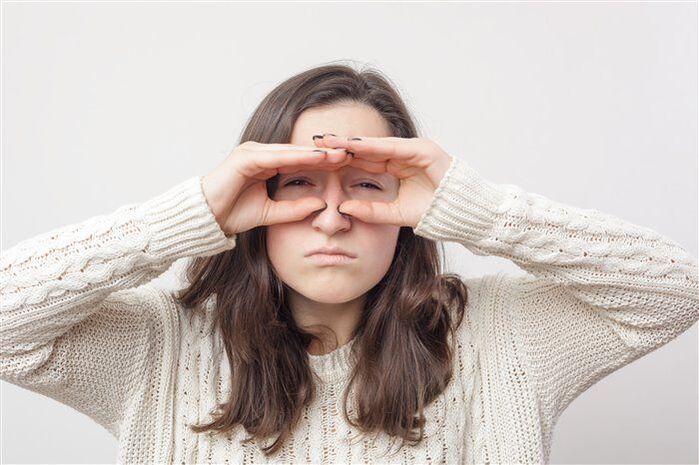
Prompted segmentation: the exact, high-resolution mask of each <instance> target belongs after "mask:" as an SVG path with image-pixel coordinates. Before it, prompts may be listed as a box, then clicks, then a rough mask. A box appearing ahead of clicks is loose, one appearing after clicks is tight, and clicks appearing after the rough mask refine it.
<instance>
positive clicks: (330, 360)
mask: <svg viewBox="0 0 699 465" xmlns="http://www.w3.org/2000/svg"><path fill="white" fill-rule="evenodd" d="M356 339H357V337H356V336H355V337H353V338H352V339H351V340H350V341H349V342H347V343H346V344H345V345H343V346H340V347H338V348H337V349H335V350H333V351H332V352H328V353H327V354H323V355H312V354H308V361H309V363H310V366H311V368H312V369H313V371H315V372H316V374H317V375H318V377H319V378H320V379H321V380H322V381H323V382H324V383H335V382H339V381H343V380H345V379H346V378H348V377H349V375H350V372H351V371H352V368H353V367H354V357H353V355H352V351H351V349H352V346H353V345H354V342H355V341H356Z"/></svg>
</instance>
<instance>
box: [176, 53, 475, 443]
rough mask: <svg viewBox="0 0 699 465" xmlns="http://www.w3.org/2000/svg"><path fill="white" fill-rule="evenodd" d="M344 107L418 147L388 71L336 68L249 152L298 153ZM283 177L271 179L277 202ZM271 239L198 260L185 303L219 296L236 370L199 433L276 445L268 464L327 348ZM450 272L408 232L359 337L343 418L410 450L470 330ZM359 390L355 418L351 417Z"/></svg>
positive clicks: (254, 233)
mask: <svg viewBox="0 0 699 465" xmlns="http://www.w3.org/2000/svg"><path fill="white" fill-rule="evenodd" d="M345 102H357V103H361V104H365V105H369V106H371V107H373V108H375V109H376V110H377V111H378V112H379V113H380V114H381V115H382V116H383V118H384V119H385V120H386V122H387V123H388V126H389V127H390V128H391V131H392V134H393V136H395V137H404V138H409V137H417V130H416V129H415V125H414V123H413V121H412V119H411V116H410V114H409V112H408V110H407V108H406V106H405V104H404V102H403V101H402V99H401V97H400V96H399V94H398V92H397V91H396V90H395V89H394V87H393V85H392V84H391V83H390V80H389V79H388V78H386V77H384V76H383V75H382V73H381V72H380V71H378V70H375V69H366V68H365V69H362V70H360V71H355V70H354V69H353V68H352V67H350V66H347V65H344V64H337V63H332V64H326V65H323V66H319V67H316V68H313V69H309V70H307V71H304V72H301V73H299V74H297V75H295V76H293V77H291V78H289V79H287V80H286V81H284V82H282V83H281V84H279V85H278V86H277V87H276V88H275V89H274V90H272V91H271V92H270V93H269V94H268V95H267V96H266V97H265V98H264V99H263V100H262V102H261V103H260V104H259V106H258V107H257V109H256V110H255V112H254V114H253V115H252V117H251V118H250V120H249V122H248V124H247V126H246V127H245V129H244V131H243V133H242V135H241V138H240V142H239V143H243V142H245V141H249V140H253V141H257V142H261V143H289V141H290V139H291V134H292V129H293V127H294V123H295V121H296V120H297V118H298V117H299V115H300V114H301V113H302V112H303V111H304V110H306V109H309V108H313V107H319V106H326V105H331V104H333V103H345ZM277 179H278V175H277V176H275V177H273V178H271V179H269V180H268V181H267V189H268V194H269V195H270V198H273V195H274V192H275V191H276V182H277ZM265 232H266V227H265V226H261V227H257V228H254V229H251V230H248V231H245V232H243V233H240V234H238V235H237V237H236V246H235V247H234V248H232V249H230V250H227V251H225V252H222V253H220V254H218V255H214V256H210V257H196V258H194V259H193V260H192V261H191V263H189V265H188V267H187V270H186V277H187V280H188V281H189V282H188V287H186V288H185V289H182V290H180V291H179V292H178V294H179V295H177V296H176V297H175V298H176V299H177V301H178V302H179V303H180V304H181V305H182V306H183V307H184V308H186V309H191V310H192V314H193V313H194V312H196V311H199V310H200V308H201V307H200V306H199V304H202V303H203V302H204V301H205V300H206V299H207V298H208V297H209V296H211V295H212V294H214V295H215V296H216V299H215V303H216V306H215V309H214V312H215V314H214V315H215V316H214V319H215V325H216V326H217V328H219V329H220V331H221V336H222V337H223V344H224V346H225V349H226V353H227V356H228V362H229V366H230V371H231V391H230V396H229V398H228V400H227V402H226V403H223V404H219V406H218V408H217V409H216V411H215V412H214V413H213V415H214V416H213V418H215V419H214V421H212V422H210V423H208V424H205V425H192V426H190V428H191V429H192V430H193V431H195V432H197V433H201V432H205V431H209V430H211V431H213V432H228V431H230V430H231V429H233V428H234V427H235V426H236V425H241V426H243V427H244V428H245V430H246V431H247V433H248V434H250V436H248V437H247V438H246V439H245V442H247V441H251V440H253V439H266V438H268V437H270V436H272V435H277V439H276V440H275V441H274V443H272V444H271V445H270V446H268V447H266V448H264V449H263V452H264V453H265V455H266V456H268V455H271V454H273V453H275V452H276V451H277V450H278V449H279V448H281V446H282V445H283V443H284V441H285V439H286V438H287V437H288V436H289V435H290V434H291V432H292V431H293V429H294V426H295V425H296V423H297V422H298V420H299V419H300V418H301V416H302V413H303V408H304V407H305V406H307V405H308V404H310V403H311V401H312V400H313V398H314V396H315V393H316V390H315V389H316V388H315V385H314V378H313V374H314V373H313V370H312V369H311V367H310V365H309V360H308V352H307V351H306V349H307V348H308V347H309V344H310V342H311V341H312V340H313V339H319V338H318V337H317V334H315V333H312V332H310V331H309V330H308V327H306V328H305V329H304V328H301V327H299V326H297V325H296V323H295V321H294V319H293V318H292V313H291V311H290V309H289V307H288V305H287V300H286V298H285V289H287V288H286V286H285V284H284V283H283V282H282V281H281V280H280V279H279V278H278V277H277V276H276V274H275V273H274V271H273V268H272V265H271V263H270V260H269V258H268V256H267V252H266V250H267V249H266V233H265ZM440 245H441V250H442V256H444V246H443V244H440ZM441 267H442V262H441V260H440V257H439V255H438V250H437V243H436V242H434V241H431V240H429V239H426V238H423V237H420V236H417V235H415V234H414V233H413V231H412V228H410V227H401V228H400V232H399V235H398V243H397V246H396V252H395V256H394V257H393V262H392V263H391V266H390V268H389V270H388V272H387V273H386V274H385V275H384V277H383V278H382V279H381V280H380V281H379V282H378V283H377V284H376V285H375V286H374V287H373V288H372V289H371V290H370V291H368V293H367V296H366V301H365V306H364V309H363V314H362V317H361V320H360V324H359V325H358V326H357V328H356V329H355V331H354V333H353V337H355V338H356V340H355V342H354V344H353V346H352V348H351V357H352V358H353V360H355V361H356V363H355V364H354V368H353V370H352V373H351V376H350V378H349V382H348V385H347V389H346V390H345V392H344V395H343V401H344V402H343V404H344V409H343V413H344V416H345V419H346V420H347V421H348V423H350V424H351V425H353V426H355V427H357V428H358V429H359V430H360V431H361V432H363V433H377V432H379V431H381V430H383V431H384V432H386V433H387V434H389V435H390V436H392V437H398V438H401V439H402V444H401V447H402V446H403V445H404V444H405V443H406V441H413V445H415V444H418V443H419V442H420V441H422V439H423V431H424V424H425V421H426V419H425V417H424V414H423V412H424V409H425V407H426V406H428V405H429V404H430V403H431V402H432V401H433V400H434V399H435V398H436V397H437V396H438V395H439V394H440V393H441V392H442V391H444V389H445V388H446V386H447V385H448V384H449V381H450V380H451V377H452V358H453V354H454V350H455V349H454V346H453V343H452V344H449V341H448V339H447V336H448V335H449V333H450V332H451V335H452V337H454V336H455V333H456V329H457V328H458V326H459V325H460V324H461V322H462V320H463V316H464V308H465V306H466V303H467V288H466V285H465V284H464V282H463V281H462V280H461V279H460V278H459V276H458V275H455V274H452V273H449V274H442V273H441V272H442V268H441ZM190 316H191V315H190ZM336 341H337V338H336ZM336 344H337V342H336ZM336 347H337V345H336ZM353 383H354V386H355V389H356V392H357V395H356V406H355V410H356V412H357V417H356V418H350V417H349V415H348V413H347V398H348V396H347V394H348V390H349V388H350V387H351V386H353ZM416 427H417V428H419V436H416V434H415V432H414V429H415V428H416Z"/></svg>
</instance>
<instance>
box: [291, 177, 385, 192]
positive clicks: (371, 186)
mask: <svg viewBox="0 0 699 465" xmlns="http://www.w3.org/2000/svg"><path fill="white" fill-rule="evenodd" d="M299 182H305V183H307V181H306V180H305V179H294V180H292V181H289V182H288V183H286V184H285V185H284V187H286V186H301V185H302V184H296V183H299ZM357 185H358V186H369V187H367V189H378V190H381V188H380V187H379V186H377V185H375V184H372V183H370V182H361V183H359V184H357Z"/></svg>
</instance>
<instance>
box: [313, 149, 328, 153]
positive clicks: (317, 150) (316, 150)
mask: <svg viewBox="0 0 699 465" xmlns="http://www.w3.org/2000/svg"><path fill="white" fill-rule="evenodd" d="M314 152H323V153H327V152H326V151H325V150H321V149H315V150H314Z"/></svg>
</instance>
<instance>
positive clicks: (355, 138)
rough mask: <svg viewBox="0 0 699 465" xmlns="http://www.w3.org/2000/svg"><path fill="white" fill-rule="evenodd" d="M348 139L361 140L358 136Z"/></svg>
mask: <svg viewBox="0 0 699 465" xmlns="http://www.w3.org/2000/svg"><path fill="white" fill-rule="evenodd" d="M350 140H362V139H361V138H359V137H353V138H351V139H350Z"/></svg>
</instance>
